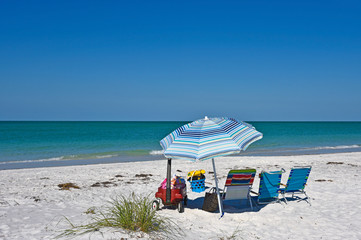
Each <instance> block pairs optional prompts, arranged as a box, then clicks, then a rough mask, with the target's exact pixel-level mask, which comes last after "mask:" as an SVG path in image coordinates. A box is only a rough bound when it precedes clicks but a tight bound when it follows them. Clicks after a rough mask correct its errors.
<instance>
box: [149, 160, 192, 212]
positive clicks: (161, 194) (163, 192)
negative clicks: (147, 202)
mask: <svg viewBox="0 0 361 240" xmlns="http://www.w3.org/2000/svg"><path fill="white" fill-rule="evenodd" d="M171 164H172V159H168V164H167V187H166V188H162V187H159V188H158V192H156V193H155V198H156V200H154V201H153V204H152V208H153V209H154V210H159V206H160V203H161V202H162V204H163V205H164V206H174V207H177V209H178V212H180V213H182V212H184V206H187V186H186V185H185V184H184V186H183V187H181V188H173V189H171Z"/></svg>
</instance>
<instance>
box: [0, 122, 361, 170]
mask: <svg viewBox="0 0 361 240" xmlns="http://www.w3.org/2000/svg"><path fill="white" fill-rule="evenodd" d="M186 123H187V122H71V121H66V122H46V121H39V122H37V121H25V122H21V121H2V122H0V170H4V169H17V168H32V167H51V166H69V165H81V164H97V163H116V162H125V161H151V160H155V159H164V157H163V156H162V151H161V150H162V149H161V147H160V145H159V141H160V140H161V139H162V138H163V137H165V136H166V135H167V134H168V133H170V132H171V131H173V130H174V129H176V128H177V127H179V126H182V125H184V124H186ZM248 123H250V124H252V125H253V126H254V127H255V128H256V129H257V130H258V131H260V132H262V133H263V139H261V140H259V141H257V142H255V143H253V144H251V146H250V147H249V148H248V149H247V151H245V152H242V153H241V155H254V156H264V155H297V154H320V153H336V152H355V151H361V122H248Z"/></svg>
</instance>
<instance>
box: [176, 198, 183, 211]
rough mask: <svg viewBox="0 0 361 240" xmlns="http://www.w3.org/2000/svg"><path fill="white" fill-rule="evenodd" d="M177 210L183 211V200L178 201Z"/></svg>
mask: <svg viewBox="0 0 361 240" xmlns="http://www.w3.org/2000/svg"><path fill="white" fill-rule="evenodd" d="M177 207H178V212H180V213H182V212H184V205H183V201H180V202H179V203H178V206H177Z"/></svg>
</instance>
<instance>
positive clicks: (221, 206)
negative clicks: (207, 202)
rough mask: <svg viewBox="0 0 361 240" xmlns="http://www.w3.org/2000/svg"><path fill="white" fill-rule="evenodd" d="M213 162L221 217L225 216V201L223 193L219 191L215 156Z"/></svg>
mask: <svg viewBox="0 0 361 240" xmlns="http://www.w3.org/2000/svg"><path fill="white" fill-rule="evenodd" d="M212 164H213V173H214V181H215V183H216V191H217V196H218V207H219V213H220V214H221V217H223V202H222V199H221V194H220V193H219V188H218V179H217V173H216V165H215V164H214V158H212Z"/></svg>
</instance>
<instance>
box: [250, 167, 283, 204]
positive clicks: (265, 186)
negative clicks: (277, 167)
mask: <svg viewBox="0 0 361 240" xmlns="http://www.w3.org/2000/svg"><path fill="white" fill-rule="evenodd" d="M259 177H260V182H259V189H258V193H257V192H254V191H252V190H251V192H252V193H254V194H256V195H257V204H268V203H272V202H279V203H281V201H280V199H279V193H280V185H281V177H282V171H273V172H265V171H262V172H261V173H260V175H259Z"/></svg>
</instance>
